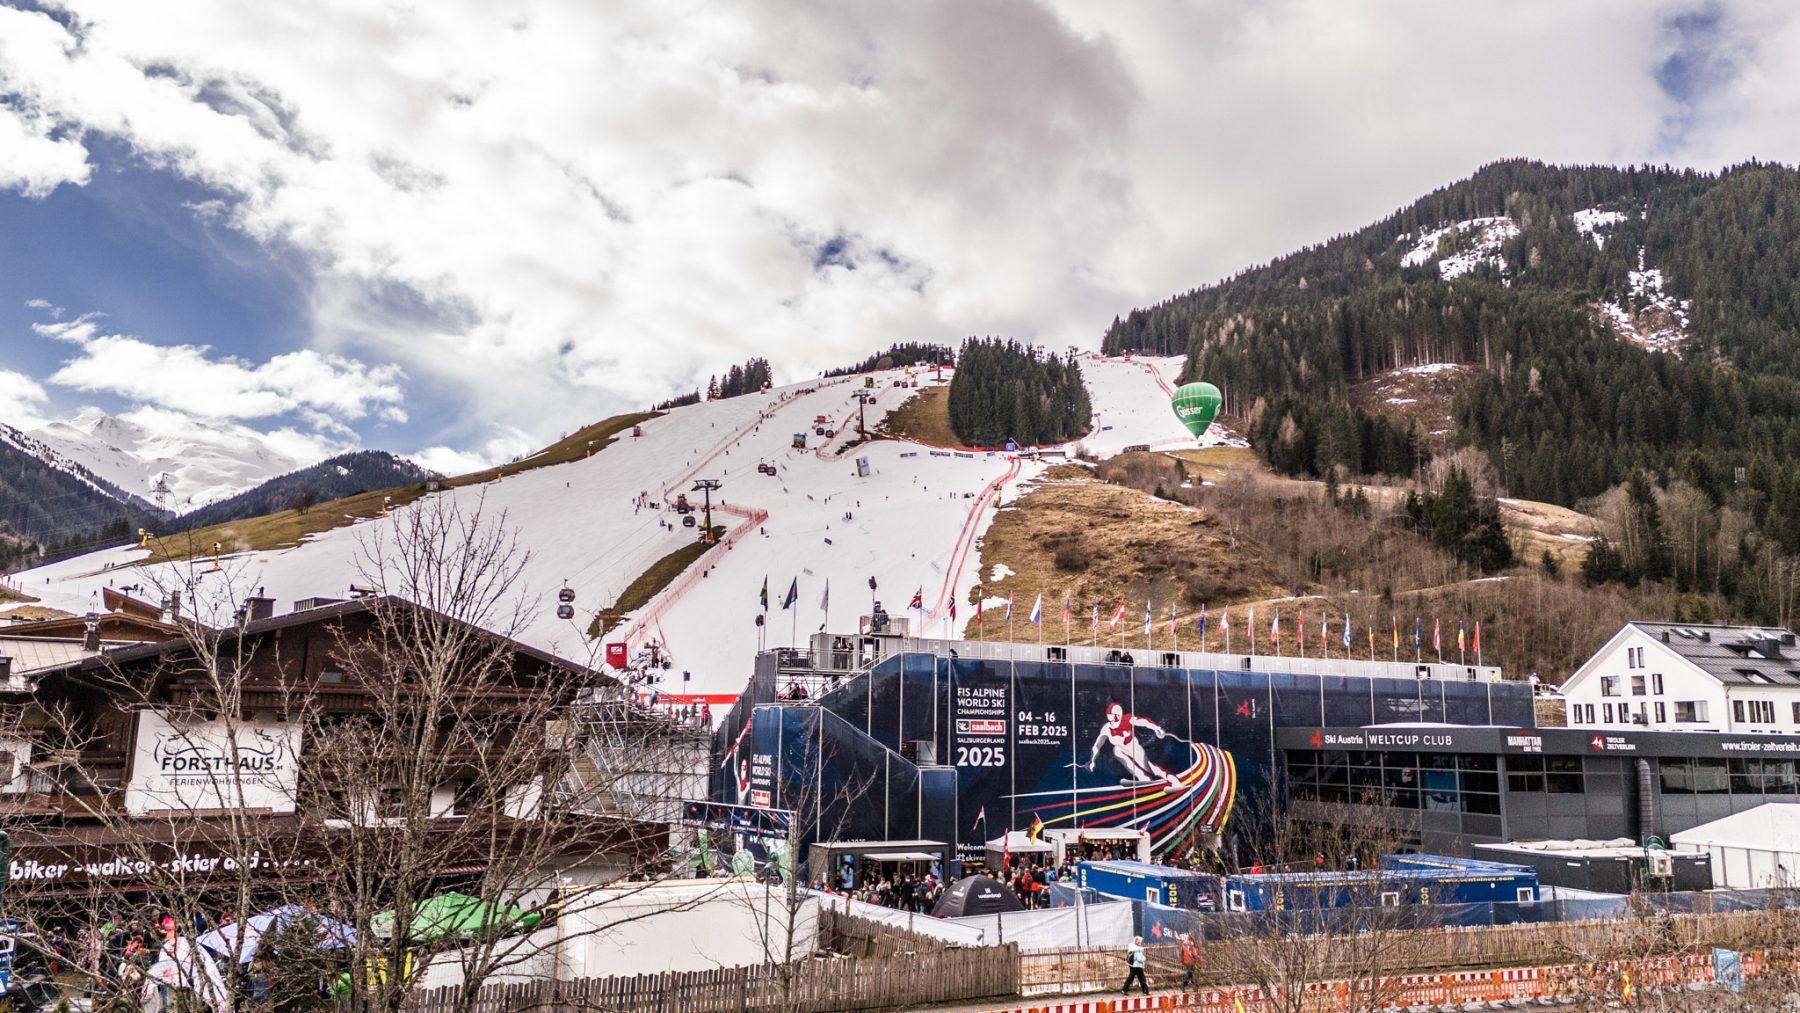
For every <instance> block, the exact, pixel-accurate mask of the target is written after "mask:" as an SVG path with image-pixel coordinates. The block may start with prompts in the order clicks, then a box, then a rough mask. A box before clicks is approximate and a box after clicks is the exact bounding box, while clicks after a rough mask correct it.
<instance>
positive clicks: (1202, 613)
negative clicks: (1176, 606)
mask: <svg viewBox="0 0 1800 1013" xmlns="http://www.w3.org/2000/svg"><path fill="white" fill-rule="evenodd" d="M1225 614H1226V615H1230V614H1231V613H1229V612H1227V613H1225ZM1194 625H1195V628H1196V629H1197V630H1198V631H1199V633H1200V642H1201V646H1203V647H1204V646H1205V645H1206V606H1205V605H1202V606H1200V621H1199V622H1198V623H1196V624H1194Z"/></svg>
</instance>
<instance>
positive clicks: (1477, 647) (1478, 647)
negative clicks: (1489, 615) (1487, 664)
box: [1469, 619, 1481, 654]
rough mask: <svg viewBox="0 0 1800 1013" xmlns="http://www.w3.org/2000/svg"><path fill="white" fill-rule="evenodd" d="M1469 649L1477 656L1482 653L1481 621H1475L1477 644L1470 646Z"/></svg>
mask: <svg viewBox="0 0 1800 1013" xmlns="http://www.w3.org/2000/svg"><path fill="white" fill-rule="evenodd" d="M1469 649H1470V650H1472V651H1474V652H1475V653H1476V654H1480V653H1481V620H1479V619H1477V620H1475V643H1474V644H1472V645H1470V647H1469Z"/></svg>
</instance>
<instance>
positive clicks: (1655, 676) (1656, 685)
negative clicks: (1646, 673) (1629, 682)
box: [1650, 672, 1662, 696]
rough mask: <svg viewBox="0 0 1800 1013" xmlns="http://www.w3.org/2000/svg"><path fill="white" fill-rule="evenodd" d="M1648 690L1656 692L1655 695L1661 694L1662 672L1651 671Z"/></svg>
mask: <svg viewBox="0 0 1800 1013" xmlns="http://www.w3.org/2000/svg"><path fill="white" fill-rule="evenodd" d="M1650 692H1652V693H1654V694H1656V695H1657V696H1662V673H1661V672H1651V673H1650Z"/></svg>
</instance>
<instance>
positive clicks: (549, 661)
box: [40, 595, 589, 674]
mask: <svg viewBox="0 0 1800 1013" xmlns="http://www.w3.org/2000/svg"><path fill="white" fill-rule="evenodd" d="M383 607H396V608H405V609H412V610H415V611H419V612H425V613H429V614H431V615H433V616H435V617H436V618H438V619H440V620H443V621H445V622H460V620H456V619H453V618H451V617H449V616H446V615H443V614H442V613H440V612H437V611H435V610H433V609H428V608H426V607H425V606H423V605H419V604H417V603H415V602H410V601H407V600H406V599H404V598H400V597H397V596H393V595H372V596H369V597H366V598H356V599H352V600H350V601H341V602H334V603H332V604H329V605H321V606H318V607H316V608H309V609H305V610H302V611H298V612H286V613H283V614H281V615H277V616H271V617H269V618H267V619H253V620H251V621H250V622H247V623H245V624H244V625H243V627H242V629H241V631H240V630H238V629H223V630H216V631H213V632H214V633H216V634H217V635H218V636H220V637H225V638H230V637H235V636H239V635H242V636H246V637H253V636H257V635H259V634H263V633H271V632H274V631H277V630H283V629H287V628H289V627H292V626H305V625H308V624H313V623H326V622H330V621H332V620H334V619H339V618H342V617H344V616H350V615H359V614H363V613H368V612H373V611H375V610H376V609H378V608H383ZM476 629H477V630H478V631H479V632H480V633H482V634H485V635H487V636H489V637H493V638H495V639H497V640H503V641H506V642H507V643H508V645H509V646H510V647H511V648H512V649H513V650H514V651H516V652H517V653H518V654H520V655H523V656H524V657H527V658H531V659H533V660H535V661H538V662H541V663H542V664H544V665H546V666H548V667H552V668H561V669H565V670H570V671H583V670H586V669H587V668H588V667H589V666H588V665H586V664H583V663H581V662H576V661H570V660H569V659H567V658H562V657H559V656H557V655H554V654H551V653H550V652H548V651H543V650H539V649H538V648H535V647H532V646H531V645H529V644H526V643H522V642H520V641H517V640H513V639H511V638H509V637H506V636H504V635H503V634H500V633H495V632H494V631H492V630H487V629H480V628H479V627H477V628H476ZM187 646H188V644H187V640H186V638H176V639H172V640H165V641H160V642H156V643H133V644H126V645H123V646H119V647H116V648H113V649H110V650H107V651H106V652H105V653H104V654H103V655H88V656H86V657H83V658H80V659H76V660H71V661H69V662H67V663H64V664H61V665H57V666H54V669H66V670H68V671H70V672H87V671H95V670H98V669H100V668H102V667H105V666H108V665H116V664H121V663H125V662H131V661H139V660H142V659H146V658H157V657H162V656H165V655H169V654H174V653H178V652H180V651H182V650H184V649H186V648H187ZM46 671H49V670H46ZM40 674H41V673H40Z"/></svg>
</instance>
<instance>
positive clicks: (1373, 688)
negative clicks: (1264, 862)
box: [719, 654, 1531, 856]
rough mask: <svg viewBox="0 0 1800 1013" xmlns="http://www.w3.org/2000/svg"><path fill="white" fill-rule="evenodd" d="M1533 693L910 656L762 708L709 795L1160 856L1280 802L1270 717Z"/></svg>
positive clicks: (835, 820) (830, 828) (1489, 703)
mask: <svg viewBox="0 0 1800 1013" xmlns="http://www.w3.org/2000/svg"><path fill="white" fill-rule="evenodd" d="M1530 703H1531V701H1530V690H1529V688H1528V687H1524V686H1517V685H1507V684H1486V683H1448V682H1442V681H1430V680H1413V679H1377V678H1367V677H1362V676H1353V675H1324V676H1321V675H1313V674H1306V673H1268V672H1249V671H1243V670H1216V671H1215V670H1204V669H1181V668H1153V667H1149V666H1131V665H1119V664H1105V665H1102V664H1071V663H1065V662H1044V661H1037V660H1031V661H1008V660H994V659H978V658H947V657H937V656H934V655H930V654H907V655H901V656H898V657H890V658H887V659H884V660H883V661H882V662H881V663H880V664H879V665H877V666H876V668H875V669H874V670H873V671H872V672H871V673H869V674H867V675H863V676H859V677H857V678H856V679H854V680H851V681H850V682H848V683H847V684H846V685H844V686H843V687H841V688H840V689H839V691H837V692H835V693H833V694H830V695H829V696H828V697H826V699H825V700H823V701H822V702H821V704H820V705H810V704H809V705H804V706H794V705H782V704H774V705H767V706H762V707H758V708H756V710H755V714H754V718H753V720H752V722H751V727H749V728H748V729H747V730H746V733H745V734H744V735H742V736H741V737H740V739H739V740H738V741H734V742H733V743H732V745H733V748H732V750H731V751H730V752H729V753H728V755H727V756H726V757H724V758H723V759H722V762H721V764H720V768H721V769H720V773H721V774H722V775H725V776H723V777H722V778H721V780H722V782H723V785H722V790H721V792H720V796H721V797H720V798H719V801H722V802H731V803H736V804H740V805H750V806H775V807H779V808H791V809H795V810H797V811H800V812H802V813H803V815H802V816H801V819H802V820H806V819H807V816H806V815H805V814H806V813H810V812H814V811H815V810H817V813H816V815H814V817H813V819H812V822H813V823H814V826H815V830H816V832H817V835H818V838H819V839H838V840H854V839H871V840H896V839H908V838H923V839H928V840H943V841H946V842H947V843H954V844H956V845H957V846H958V851H959V852H960V853H961V854H963V855H965V856H966V855H976V854H980V853H981V852H982V851H983V849H984V846H985V843H986V842H987V841H988V840H991V839H994V838H996V837H999V836H1000V835H1001V834H1002V833H1004V832H1006V831H1008V830H1022V831H1028V830H1031V829H1032V828H1034V827H1038V828H1041V829H1044V830H1051V829H1063V828H1067V829H1092V828H1131V829H1141V830H1144V831H1147V832H1148V833H1149V834H1150V836H1151V839H1152V842H1153V847H1154V849H1155V850H1156V851H1157V852H1158V853H1159V854H1166V853H1169V852H1172V851H1177V850H1180V849H1182V848H1184V847H1185V846H1186V845H1187V844H1188V843H1189V842H1193V841H1196V840H1197V839H1198V837H1199V835H1210V834H1220V833H1223V834H1225V835H1226V837H1227V839H1229V833H1230V831H1229V827H1230V824H1231V819H1232V815H1233V813H1234V812H1242V811H1243V810H1244V808H1245V807H1246V806H1247V805H1258V806H1261V805H1268V804H1271V803H1272V802H1274V801H1275V800H1277V799H1278V798H1279V792H1278V789H1279V778H1280V763H1279V758H1278V754H1277V750H1276V747H1275V742H1274V730H1275V729H1276V728H1278V727H1317V726H1320V725H1327V726H1360V725H1367V724H1375V723H1392V722H1403V721H1405V722H1413V721H1421V720H1424V721H1431V720H1444V719H1448V720H1449V721H1452V722H1456V723H1460V724H1470V725H1485V724H1491V723H1496V722H1497V721H1498V720H1499V719H1500V718H1501V717H1505V718H1508V719H1518V718H1527V719H1528V718H1529V710H1530ZM1510 723H1513V724H1527V725H1528V724H1529V720H1527V721H1524V722H1521V721H1518V720H1513V721H1511V722H1510ZM911 744H920V745H919V746H918V753H917V756H918V758H920V761H921V762H923V763H926V764H928V765H927V766H925V767H923V768H921V767H920V766H919V765H917V764H915V763H913V762H910V759H909V758H911V757H913V756H914V752H913V746H912V745H911ZM932 759H935V764H931V760H932ZM946 768H947V769H948V771H952V772H953V774H954V776H953V779H952V778H951V777H948V776H945V774H946ZM814 803H816V805H815V804H814Z"/></svg>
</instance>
